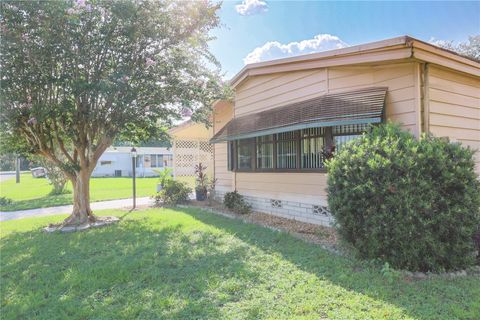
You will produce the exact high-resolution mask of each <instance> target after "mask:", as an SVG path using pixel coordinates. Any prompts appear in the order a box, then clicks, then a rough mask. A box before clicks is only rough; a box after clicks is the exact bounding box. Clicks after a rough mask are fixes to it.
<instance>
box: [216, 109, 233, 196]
mask: <svg viewBox="0 0 480 320" xmlns="http://www.w3.org/2000/svg"><path fill="white" fill-rule="evenodd" d="M232 117H233V106H232V105H231V104H230V103H228V102H224V101H220V102H218V103H217V104H216V105H215V106H214V119H213V131H214V134H215V133H217V132H218V131H219V130H220V129H221V128H223V126H224V125H225V124H226V123H227V122H228V121H230V120H231V119H232ZM213 152H214V162H215V178H216V179H217V184H216V189H217V190H218V191H221V192H229V191H232V190H233V173H232V172H231V171H228V154H227V143H215V144H214V145H213Z"/></svg>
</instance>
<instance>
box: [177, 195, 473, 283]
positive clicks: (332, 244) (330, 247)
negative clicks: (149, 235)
mask: <svg viewBox="0 0 480 320" xmlns="http://www.w3.org/2000/svg"><path fill="white" fill-rule="evenodd" d="M178 207H180V208H194V209H201V210H204V211H207V212H210V213H214V214H217V215H220V216H223V217H226V218H230V219H236V220H241V221H242V222H244V223H251V224H256V225H260V226H262V227H265V228H268V229H270V230H273V231H277V232H285V233H287V234H289V235H291V236H293V237H295V238H297V239H300V240H303V241H305V242H308V243H312V244H315V245H318V246H320V247H321V248H322V249H324V250H326V251H328V252H330V253H333V254H335V255H337V256H342V257H346V258H349V257H351V254H349V253H348V252H347V251H346V250H343V249H342V248H340V247H339V245H338V243H337V241H338V239H337V237H336V234H335V230H334V229H333V228H329V227H324V226H319V225H314V224H310V223H305V222H300V221H296V220H292V219H286V218H282V217H278V216H274V215H271V214H267V213H263V212H252V213H250V214H247V215H240V214H237V213H234V212H231V211H229V210H228V209H226V208H223V207H222V206H221V205H219V204H218V203H217V205H216V206H207V205H206V204H203V203H197V204H182V205H178ZM292 226H293V227H294V228H293V229H294V230H292ZM298 228H300V230H301V231H303V232H298V231H295V229H298ZM313 230H317V231H318V230H320V232H314V231H313ZM305 231H306V232H305ZM318 233H325V234H324V236H326V238H327V239H325V238H322V237H320V236H319V235H318ZM398 272H399V273H400V274H401V275H403V276H404V277H405V278H407V279H413V280H427V279H435V278H448V279H454V278H460V277H466V276H469V275H470V276H479V277H480V265H476V266H472V267H470V268H468V269H465V270H458V271H451V272H440V273H433V272H411V271H407V270H398Z"/></svg>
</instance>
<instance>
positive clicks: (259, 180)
mask: <svg viewBox="0 0 480 320" xmlns="http://www.w3.org/2000/svg"><path fill="white" fill-rule="evenodd" d="M419 67H420V65H419V64H418V63H416V62H409V63H399V64H390V65H377V66H372V65H370V66H354V67H352V66H350V67H329V68H323V69H316V70H308V71H295V72H287V73H280V74H274V75H265V76H258V77H253V78H251V79H247V80H246V81H244V82H243V83H242V84H241V85H240V86H239V87H237V88H236V96H235V109H234V114H235V117H240V116H243V115H247V114H251V113H254V112H259V111H263V110H267V109H271V108H275V107H278V106H282V105H285V104H288V103H292V102H296V101H301V100H306V99H309V98H314V97H317V96H321V95H324V94H326V93H336V92H342V91H350V90H353V89H360V88H364V87H372V86H388V87H389V90H388V93H387V101H386V116H387V119H390V120H392V121H394V122H398V123H401V124H402V126H403V127H404V128H405V129H408V130H410V131H412V132H414V133H415V134H417V135H418V133H419V131H420V123H419V119H420V103H421V101H420V99H421V96H420V87H419V86H417V83H419V70H420V68H419ZM216 159H217V158H216ZM326 182H327V175H326V174H324V173H277V172H276V173H257V172H256V173H244V172H237V173H236V179H235V181H234V187H236V189H237V190H238V191H239V192H240V193H242V194H244V195H248V196H253V197H263V198H273V199H281V200H286V201H297V202H302V203H308V204H314V205H325V204H326V186H327V184H326ZM234 187H232V189H233V188H234Z"/></svg>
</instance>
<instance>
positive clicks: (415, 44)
mask: <svg viewBox="0 0 480 320" xmlns="http://www.w3.org/2000/svg"><path fill="white" fill-rule="evenodd" d="M395 46H400V47H403V48H411V49H412V55H411V57H412V58H413V57H414V48H419V49H422V50H425V51H428V52H430V53H434V54H436V55H438V56H441V57H443V58H446V59H450V60H454V61H456V62H459V63H462V64H466V65H469V66H470V67H474V68H478V69H479V72H480V62H479V61H476V60H474V59H471V58H468V57H465V56H463V55H460V54H458V53H456V52H453V51H451V50H447V49H444V48H440V47H438V46H435V45H433V44H430V43H428V42H425V41H422V40H418V39H416V38H413V37H411V36H408V35H405V36H400V37H395V38H391V39H386V40H381V41H375V42H370V43H366V44H360V45H355V46H351V47H346V48H342V49H335V50H329V51H322V52H317V53H310V54H305V55H299V56H295V57H288V58H281V59H275V60H269V61H262V62H256V63H252V64H247V65H245V66H244V67H243V68H242V69H241V70H240V71H239V72H238V73H237V74H236V75H235V76H233V78H232V79H231V80H230V85H231V86H232V87H236V86H238V85H239V84H240V83H241V82H242V81H243V80H244V79H245V78H247V77H248V76H249V72H250V71H251V70H256V69H260V68H264V67H274V66H280V65H287V64H294V63H297V62H308V61H312V60H322V59H326V58H332V57H337V56H343V55H357V54H362V53H368V52H370V51H375V50H378V49H384V48H389V47H395ZM419 59H421V58H419ZM346 65H347V64H346Z"/></svg>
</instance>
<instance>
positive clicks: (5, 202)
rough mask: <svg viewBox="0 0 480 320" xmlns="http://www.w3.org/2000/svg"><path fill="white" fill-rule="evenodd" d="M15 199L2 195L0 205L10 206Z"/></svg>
mask: <svg viewBox="0 0 480 320" xmlns="http://www.w3.org/2000/svg"><path fill="white" fill-rule="evenodd" d="M12 202H13V200H12V199H10V198H7V197H0V206H8V205H9V204H12Z"/></svg>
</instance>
